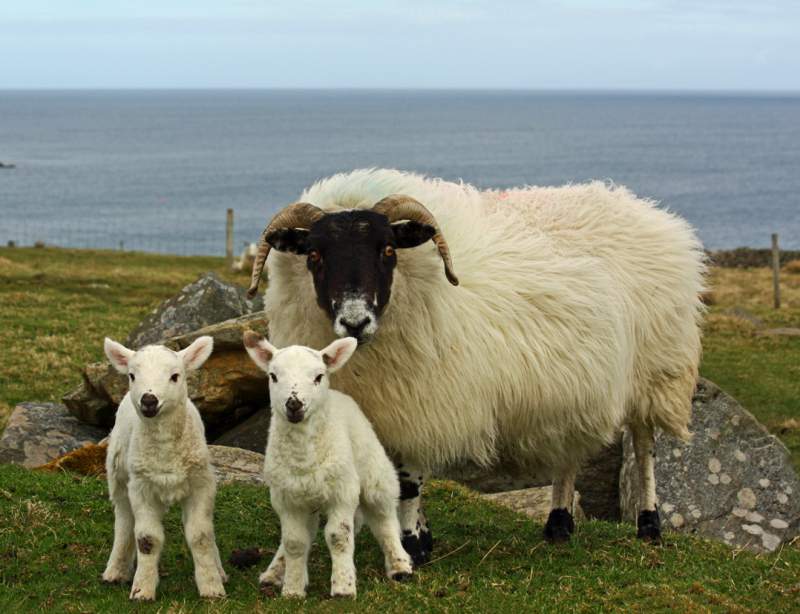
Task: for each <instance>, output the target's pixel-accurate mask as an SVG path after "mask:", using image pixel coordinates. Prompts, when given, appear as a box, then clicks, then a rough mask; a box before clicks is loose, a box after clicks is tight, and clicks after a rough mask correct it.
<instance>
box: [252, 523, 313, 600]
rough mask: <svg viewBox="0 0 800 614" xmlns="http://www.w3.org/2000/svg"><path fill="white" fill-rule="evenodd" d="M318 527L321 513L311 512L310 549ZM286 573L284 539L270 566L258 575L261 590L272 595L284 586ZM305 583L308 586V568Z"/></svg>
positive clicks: (309, 527)
mask: <svg viewBox="0 0 800 614" xmlns="http://www.w3.org/2000/svg"><path fill="white" fill-rule="evenodd" d="M317 529H319V514H318V513H317V514H311V516H310V517H309V520H308V535H309V542H308V548H309V550H310V549H311V544H313V543H314V538H315V537H316V535H317ZM307 556H308V554H306V557H307ZM285 573H286V551H285V550H284V547H283V541H281V544H280V545H279V546H278V551H277V552H276V553H275V556H274V557H272V561H271V562H270V564H269V567H267V569H266V571H264V573H262V574H261V575H260V576H259V577H258V582H259V584H260V585H261V592H262V593H264V594H266V595H270V596H272V595H273V594H274V593H275V589H278V588H280V587H281V586H283V577H284V575H285ZM304 584H305V586H306V587H307V586H308V573H307V570H306V577H305V583H304Z"/></svg>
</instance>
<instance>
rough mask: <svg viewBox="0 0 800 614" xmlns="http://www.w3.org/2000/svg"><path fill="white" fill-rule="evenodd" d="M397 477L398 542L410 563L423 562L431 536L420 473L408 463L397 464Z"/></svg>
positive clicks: (425, 558)
mask: <svg viewBox="0 0 800 614" xmlns="http://www.w3.org/2000/svg"><path fill="white" fill-rule="evenodd" d="M396 466H397V477H398V478H399V479H400V503H399V505H398V509H397V511H398V517H399V519H400V530H401V531H402V544H403V548H405V550H406V552H408V554H410V555H411V560H412V561H414V565H416V566H419V565H422V564H424V563H427V562H428V561H429V560H430V558H431V552H432V551H433V537H432V536H431V531H430V525H429V524H428V519H427V518H426V517H425V513H424V512H423V511H422V484H423V482H424V479H423V478H424V473H423V472H422V470H421V469H419V468H417V467H415V466H414V465H411V464H409V463H402V462H399V463H397V465H396Z"/></svg>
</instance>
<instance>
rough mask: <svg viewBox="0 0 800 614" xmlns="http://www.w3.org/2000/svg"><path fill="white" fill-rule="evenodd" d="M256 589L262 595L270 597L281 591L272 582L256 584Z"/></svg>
mask: <svg viewBox="0 0 800 614" xmlns="http://www.w3.org/2000/svg"><path fill="white" fill-rule="evenodd" d="M258 590H259V591H260V592H261V594H262V595H264V596H265V597H269V598H270V599H271V598H273V597H277V596H278V594H279V593H280V591H281V587H280V586H278V585H277V584H275V583H273V582H262V583H261V584H260V585H259V586H258Z"/></svg>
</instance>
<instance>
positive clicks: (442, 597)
mask: <svg viewBox="0 0 800 614" xmlns="http://www.w3.org/2000/svg"><path fill="white" fill-rule="evenodd" d="M209 270H211V271H215V272H217V273H218V274H220V275H221V276H222V277H224V278H227V279H236V280H237V281H239V282H240V283H242V284H246V281H247V275H246V274H240V275H238V276H236V277H234V276H233V274H232V273H229V272H227V271H225V268H224V263H223V261H222V259H220V258H185V257H177V256H158V255H146V254H136V253H121V252H108V251H79V250H61V249H19V248H17V249H8V248H0V347H2V348H3V349H2V351H0V428H2V423H3V421H4V417H5V415H7V414H8V412H10V410H11V409H12V408H13V406H14V404H16V403H18V402H20V401H26V400H40V401H47V400H53V401H57V400H59V399H60V397H61V395H62V394H63V393H64V392H66V391H68V390H70V389H72V388H73V387H74V386H75V385H77V383H78V382H79V379H80V376H79V369H80V367H81V366H82V365H84V364H85V363H86V362H89V361H93V360H99V359H100V358H101V357H102V339H103V337H104V336H106V335H109V336H112V337H116V338H118V339H124V338H125V337H126V335H127V333H128V331H129V330H130V329H131V328H132V327H133V326H134V325H135V324H136V323H137V322H138V321H139V320H141V319H142V317H143V316H144V315H145V314H146V313H147V312H148V311H149V310H151V309H152V308H153V307H155V306H156V305H157V304H158V303H159V302H160V301H161V300H163V299H165V298H167V297H169V296H171V295H173V294H174V293H175V292H176V291H177V290H178V289H179V288H181V287H182V286H183V285H185V284H187V283H190V282H191V281H193V280H194V279H196V277H197V276H198V275H199V274H201V273H203V272H205V271H209ZM712 283H713V286H714V296H713V301H714V304H713V305H712V306H711V308H710V312H709V316H708V320H707V326H706V331H705V342H704V346H705V354H704V360H703V365H702V368H701V372H702V374H703V375H704V376H706V377H708V378H710V379H711V380H713V381H715V382H716V383H718V384H719V385H720V386H722V387H723V388H724V389H726V390H727V391H728V392H729V393H731V394H733V396H735V397H736V398H738V399H739V400H740V401H741V402H742V403H743V404H744V405H745V407H747V408H748V409H749V410H750V411H752V412H753V413H754V414H755V415H756V416H757V417H758V418H759V419H760V420H761V421H762V422H764V423H765V424H766V425H767V426H768V427H769V428H770V429H771V430H772V431H773V432H775V433H776V434H777V435H778V436H779V437H781V438H782V439H783V440H784V441H785V442H786V443H787V445H788V446H789V447H790V449H791V450H792V454H793V459H794V462H795V464H796V466H798V467H800V338H797V337H769V336H759V335H757V334H756V333H757V331H758V330H760V329H763V328H771V327H782V326H783V327H785V326H794V327H800V275H797V274H795V275H788V274H787V275H785V276H784V278H783V297H784V304H785V308H784V309H782V310H781V311H780V312H775V311H774V310H772V309H771V294H770V292H771V290H770V288H771V285H770V284H771V281H770V276H769V272H768V271H767V270H766V269H746V270H731V269H716V270H714V271H713V273H712ZM734 307H739V308H741V309H744V310H745V311H741V309H740V310H739V311H738V312H733V311H731V310H732V309H733V308H734ZM756 320H761V322H758V321H756ZM430 516H431V518H432V522H433V525H434V530H435V536H436V538H437V545H436V553H435V556H436V557H443V558H440V559H439V560H437V561H434V562H433V563H432V564H430V565H429V566H427V567H425V568H423V569H422V570H420V572H419V574H418V575H417V577H416V578H415V579H414V580H413V581H412V582H410V583H409V584H404V585H395V584H390V583H388V582H387V581H385V580H384V578H383V575H382V573H381V565H380V560H379V553H378V548H377V546H376V545H375V544H374V543H373V542H372V540H371V538H370V537H368V536H367V535H366V533H364V534H362V537H361V539H360V540H359V547H358V551H359V552H358V565H359V573H360V576H359V578H360V581H359V591H360V597H359V599H358V601H357V602H356V603H355V604H353V603H349V602H338V601H331V600H326V599H324V595H325V594H326V587H327V582H328V578H327V576H328V573H329V559H328V557H327V553H326V552H325V547H324V545H322V546H321V547H320V546H319V545H318V547H317V548H316V549H315V551H314V555H313V559H314V566H313V571H312V586H311V591H310V594H311V596H312V597H311V601H310V602H309V604H310V605H313V606H314V607H315V609H317V608H318V609H320V610H321V611H327V610H332V611H339V610H342V611H352V610H354V609H357V610H368V611H376V610H382V611H399V610H404V611H408V610H411V609H426V610H445V611H447V610H468V611H489V610H491V611H505V610H512V609H516V610H518V611H531V610H536V609H543V610H548V611H549V610H552V611H556V610H558V611H564V610H576V611H600V610H608V609H620V610H626V611H659V610H664V611H666V610H668V609H670V608H673V609H677V610H684V611H686V610H688V611H751V610H754V611H767V610H769V611H772V612H780V611H792V610H794V611H797V609H798V606H797V604H798V603H800V580H799V579H798V578H800V543H797V542H795V544H793V545H791V546H788V547H786V548H784V549H782V550H781V551H780V552H779V553H777V554H775V555H769V556H767V555H759V556H756V555H752V554H750V553H748V552H741V551H734V550H730V549H728V548H726V547H724V546H722V545H719V544H715V543H711V542H708V541H705V540H701V539H699V538H696V537H692V536H679V535H673V534H670V535H669V537H668V540H667V544H666V545H665V546H664V547H661V548H653V547H649V546H646V545H643V544H640V543H638V542H637V541H636V540H634V539H632V537H631V536H632V533H633V531H632V527H629V526H618V525H614V524H609V523H602V522H591V523H583V524H581V526H580V528H579V531H578V534H577V536H576V539H575V540H574V542H573V543H572V544H570V545H568V546H565V547H555V548H554V547H550V546H549V545H547V544H545V543H543V542H542V540H541V538H540V533H541V526H537V525H535V524H534V523H532V522H531V521H529V520H527V519H525V518H522V517H519V516H517V515H515V514H513V513H511V512H508V511H505V510H502V509H499V508H496V507H493V506H491V505H490V504H487V503H485V502H483V501H480V500H477V499H476V498H475V497H474V496H473V495H471V494H469V493H468V492H467V491H465V490H463V489H461V488H458V487H456V486H454V485H449V484H443V483H440V484H437V485H436V486H434V488H433V489H432V497H431V498H430ZM0 518H2V522H1V523H0V612H16V611H31V610H39V609H47V610H49V611H69V612H86V611H110V610H114V609H119V608H124V609H127V593H126V590H125V589H124V588H122V587H106V586H102V585H101V584H100V582H99V575H100V572H101V571H102V568H103V565H104V563H105V558H106V557H107V555H108V549H109V548H110V544H111V522H112V514H111V507H110V504H109V503H108V502H107V500H106V496H105V486H104V484H103V483H102V482H100V481H97V480H95V479H92V478H80V477H73V476H68V475H44V474H36V473H30V472H25V471H23V470H20V469H18V468H15V467H8V466H0ZM216 518H217V524H218V532H219V539H220V545H221V549H222V551H223V556H224V557H227V556H228V554H230V551H231V550H232V549H233V548H239V547H247V546H261V547H265V548H272V547H274V546H275V544H276V543H277V521H276V520H275V517H274V515H273V514H272V512H271V510H270V509H269V505H268V503H267V497H266V493H265V492H263V491H262V490H261V489H258V488H248V487H244V486H235V487H225V488H223V489H221V492H220V495H219V502H218V511H217V516H216ZM167 534H168V546H167V549H166V553H165V558H164V565H163V567H164V573H165V574H166V575H165V577H164V578H162V584H161V586H160V589H159V590H160V593H159V600H158V601H157V602H156V605H154V606H152V607H143V608H142V609H143V610H148V611H149V610H152V611H156V610H159V611H171V612H184V611H185V612H189V611H197V610H198V609H199V610H200V611H203V610H205V609H208V610H209V611H260V610H268V609H269V610H272V609H273V608H274V607H275V603H273V602H270V601H269V600H267V599H266V598H264V597H261V596H259V595H258V592H257V586H256V584H257V576H258V574H257V571H256V569H251V570H247V571H246V572H234V573H233V574H232V577H231V581H230V584H229V587H228V591H229V595H230V597H229V599H228V600H226V601H225V602H222V603H219V604H211V605H207V604H201V603H200V602H199V601H198V600H197V598H196V592H195V589H194V584H193V580H192V576H191V574H192V571H191V558H190V557H189V555H188V551H187V550H186V548H185V546H184V545H183V541H182V537H181V536H180V533H179V528H178V516H177V514H176V513H175V512H173V513H172V515H171V516H170V520H169V526H168V533H167ZM280 608H282V609H287V610H291V609H301V606H300V605H299V604H285V603H282V602H281V603H280Z"/></svg>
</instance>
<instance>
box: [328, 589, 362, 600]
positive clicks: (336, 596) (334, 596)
mask: <svg viewBox="0 0 800 614" xmlns="http://www.w3.org/2000/svg"><path fill="white" fill-rule="evenodd" d="M355 598H356V594H355V592H352V593H343V592H340V591H336V592H335V593H334V592H331V599H355Z"/></svg>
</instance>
